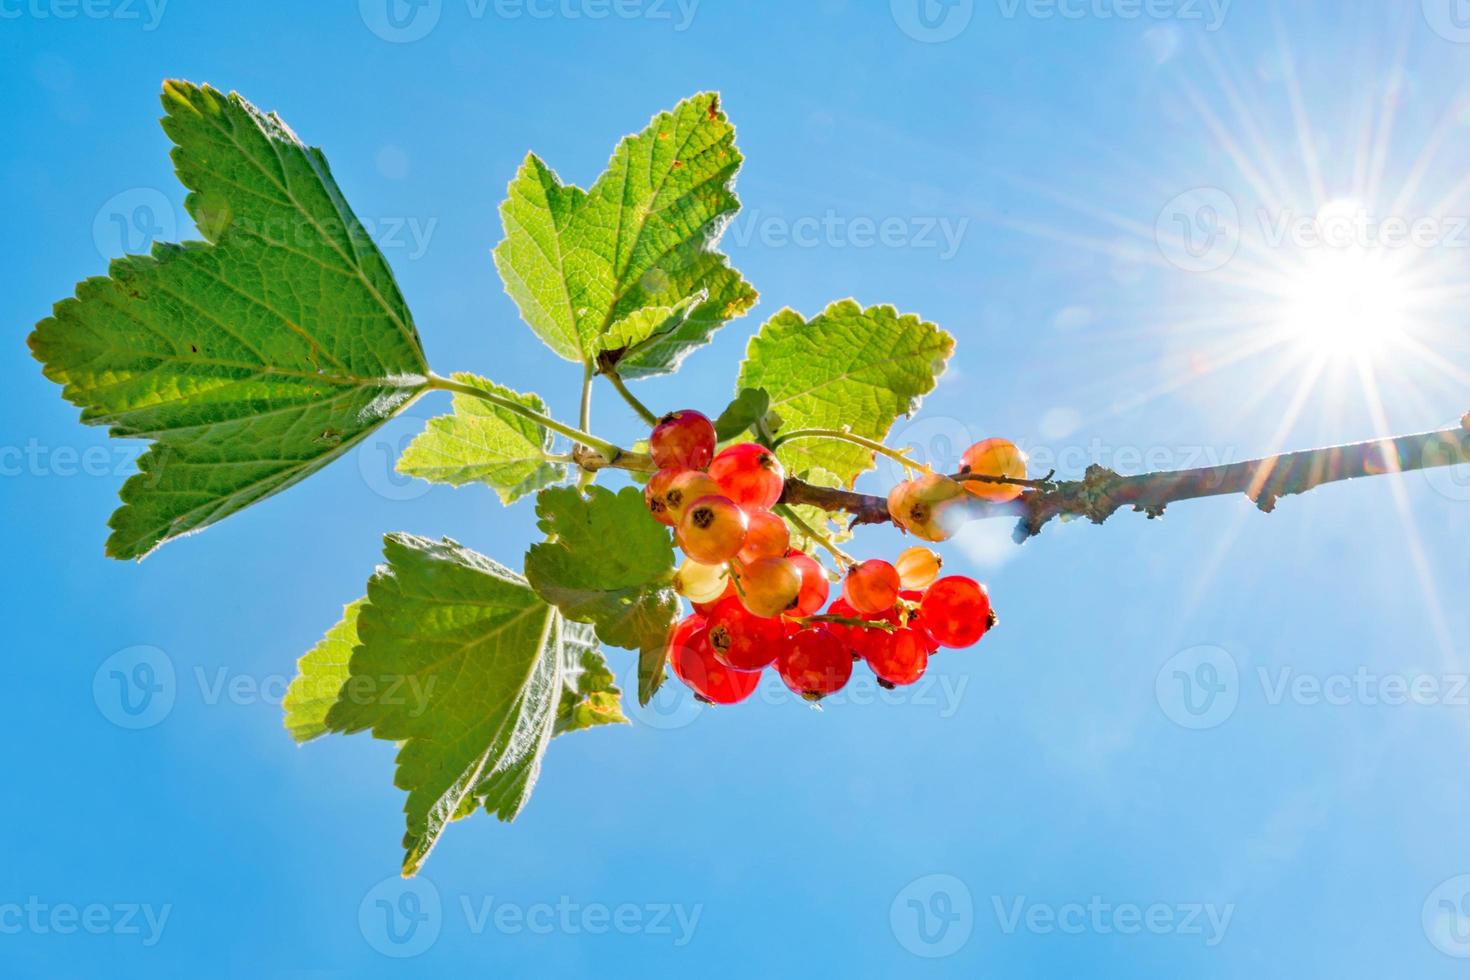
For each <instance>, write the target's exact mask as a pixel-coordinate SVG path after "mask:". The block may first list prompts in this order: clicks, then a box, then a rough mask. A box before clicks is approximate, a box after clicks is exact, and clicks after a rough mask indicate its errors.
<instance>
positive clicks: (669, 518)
mask: <svg viewBox="0 0 1470 980" xmlns="http://www.w3.org/2000/svg"><path fill="white" fill-rule="evenodd" d="M683 472H684V471H683V470H659V471H658V472H657V473H655V474H653V476H652V477H650V478H649V481H648V485H647V486H645V487H644V488H643V504H644V506H646V507H647V508H648V512H649V513H650V514H652V515H653V519H654V520H656V521H658V522H659V523H660V524H667V525H668V526H669V527H674V526H676V525H677V524H678V523H679V521H678V520H677V519H676V518H675V517H674V515H673V514H671V513H669V502H668V493H669V485H670V484H672V483H673V482H674V479H675V478H676V477H678V476H679V475H680V474H681V473H683Z"/></svg>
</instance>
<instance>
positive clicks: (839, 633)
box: [826, 599, 897, 660]
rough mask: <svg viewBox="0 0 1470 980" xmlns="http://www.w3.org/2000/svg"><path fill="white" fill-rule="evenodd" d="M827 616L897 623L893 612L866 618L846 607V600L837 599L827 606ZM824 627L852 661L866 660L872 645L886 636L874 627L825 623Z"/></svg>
mask: <svg viewBox="0 0 1470 980" xmlns="http://www.w3.org/2000/svg"><path fill="white" fill-rule="evenodd" d="M827 615H829V616H840V617H842V618H843V619H860V620H868V621H870V622H888V621H892V622H894V623H896V622H897V614H896V613H895V612H894V611H893V610H889V611H888V613H887V614H885V615H882V616H866V615H864V614H862V613H860V612H858V611H857V610H856V609H854V608H852V606H850V605H848V603H847V600H846V599H838V600H836V601H835V602H833V603H832V605H830V606H828V607H827ZM826 626H827V629H828V630H829V631H831V633H832V635H833V636H835V637H837V639H839V640H841V641H842V645H843V646H844V647H845V648H846V649H847V652H848V653H850V654H852V659H854V660H857V659H859V658H866V657H867V655H868V651H869V649H870V648H871V647H872V646H873V644H875V643H879V642H881V641H882V640H883V638H884V637H886V636H887V635H888V634H887V633H886V632H884V631H883V630H881V629H879V628H878V627H876V626H850V625H847V624H845V623H827V624H826Z"/></svg>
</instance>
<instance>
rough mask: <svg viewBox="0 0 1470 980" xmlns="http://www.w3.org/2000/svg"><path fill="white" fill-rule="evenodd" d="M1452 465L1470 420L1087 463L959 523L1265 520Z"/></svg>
mask: <svg viewBox="0 0 1470 980" xmlns="http://www.w3.org/2000/svg"><path fill="white" fill-rule="evenodd" d="M1459 463H1470V415H1467V416H1466V417H1465V418H1464V420H1463V421H1462V423H1461V425H1460V427H1459V428H1455V429H1443V430H1441V431H1439V432H1426V433H1422V434H1420V435H1413V436H1400V437H1399V438H1396V439H1373V440H1369V441H1367V442H1358V443H1352V444H1350V445H1346V446H1334V447H1331V448H1327V449H1312V450H1307V451H1304V452H1296V453H1285V454H1282V455H1279V456H1268V457H1266V458H1264V459H1253V460H1247V461H1245V462H1241V463H1230V464H1227V465H1223V466H1206V467H1200V468H1198V469H1192V470H1176V471H1172V472H1161V473H1144V474H1141V475H1138V476H1120V475H1118V474H1117V473H1115V472H1113V471H1112V470H1110V469H1108V468H1107V467H1105V466H1099V465H1097V464H1093V465H1092V466H1089V467H1088V468H1087V472H1086V474H1085V475H1084V476H1083V478H1082V479H1081V480H1070V481H1065V482H1060V483H1057V484H1056V485H1055V486H1054V487H1052V488H1050V489H1034V490H1030V491H1028V492H1026V493H1024V494H1022V495H1021V496H1020V497H1018V498H1016V499H1015V500H1013V501H1010V502H1008V503H1003V504H997V503H991V502H988V501H981V500H975V501H972V502H970V503H968V504H966V505H965V507H966V516H967V517H968V518H969V519H972V520H976V519H982V518H988V517H1007V516H1009V517H1019V518H1020V520H1021V523H1020V525H1019V526H1018V527H1017V528H1016V540H1017V541H1024V540H1026V539H1027V538H1029V537H1032V536H1034V535H1037V534H1040V533H1041V529H1042V528H1043V527H1044V526H1045V525H1046V523H1047V522H1048V521H1050V520H1051V519H1052V518H1055V517H1086V518H1087V519H1089V520H1091V521H1092V522H1093V523H1094V524H1101V523H1103V522H1104V521H1106V520H1107V519H1108V518H1109V517H1111V516H1113V514H1114V513H1116V512H1117V511H1118V509H1119V508H1122V507H1128V506H1131V507H1132V508H1133V509H1134V510H1136V511H1142V512H1144V513H1146V514H1148V516H1149V517H1150V518H1153V517H1159V516H1161V515H1162V514H1163V513H1164V508H1165V507H1167V506H1168V505H1169V504H1172V503H1174V502H1176V501H1180V500H1194V499H1197V498H1200V497H1216V496H1220V495H1223V494H1230V493H1243V494H1245V495H1246V496H1247V497H1249V498H1250V499H1251V500H1252V501H1254V502H1255V504H1256V506H1258V507H1260V508H1261V510H1263V511H1265V512H1266V513H1270V512H1271V511H1272V510H1274V509H1275V507H1276V502H1277V500H1279V499H1280V498H1281V497H1287V496H1291V495H1293V494H1299V493H1306V492H1307V491H1308V490H1311V489H1313V488H1315V487H1319V486H1321V485H1322V484H1324V483H1337V482H1339V481H1342V480H1354V479H1357V478H1358V477H1364V476H1381V475H1383V474H1385V473H1397V472H1409V471H1412V470H1422V469H1432V468H1434V467H1439V466H1454V465H1456V464H1459ZM954 478H955V479H960V478H961V477H960V476H958V475H957V476H956V477H954ZM782 500H783V501H784V502H785V503H790V504H809V505H811V506H814V507H821V508H823V509H826V510H841V511H846V512H847V513H848V514H851V515H852V522H853V524H886V523H889V522H890V521H891V520H892V518H891V517H890V516H889V514H888V502H887V501H886V500H885V499H884V498H882V497H875V496H872V495H869V494H863V493H854V492H852V491H850V490H839V489H836V488H832V487H817V486H812V485H811V484H808V483H803V482H802V481H800V480H788V481H786V493H785V495H784V496H783V498H782Z"/></svg>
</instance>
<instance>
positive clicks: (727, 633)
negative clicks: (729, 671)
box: [708, 598, 786, 671]
mask: <svg viewBox="0 0 1470 980" xmlns="http://www.w3.org/2000/svg"><path fill="white" fill-rule="evenodd" d="M708 623H709V645H710V648H711V649H712V650H714V656H715V659H716V660H718V661H719V662H720V663H722V664H724V665H725V666H726V667H730V668H733V669H734V670H746V671H758V670H761V669H763V668H765V667H769V666H770V665H771V664H772V663H774V662H775V660H776V657H777V656H779V655H780V653H781V643H782V641H783V640H784V639H785V638H786V625H785V624H784V623H783V622H782V621H781V620H780V619H766V618H763V617H760V616H756V615H755V614H753V613H752V612H751V611H750V610H748V609H746V608H745V605H744V604H743V603H742V602H741V601H740V600H739V599H738V598H731V599H721V600H720V601H719V603H718V604H717V605H716V606H715V608H714V610H713V611H712V612H711V613H710V614H709V619H708Z"/></svg>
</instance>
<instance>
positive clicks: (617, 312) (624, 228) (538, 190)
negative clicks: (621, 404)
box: [495, 93, 755, 377]
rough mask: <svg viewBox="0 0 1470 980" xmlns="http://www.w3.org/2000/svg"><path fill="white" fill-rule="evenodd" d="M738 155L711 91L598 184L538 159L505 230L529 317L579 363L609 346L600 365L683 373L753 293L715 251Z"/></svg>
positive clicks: (622, 153)
mask: <svg viewBox="0 0 1470 980" xmlns="http://www.w3.org/2000/svg"><path fill="white" fill-rule="evenodd" d="M741 161H742V158H741V156H740V152H739V150H737V149H736V148H735V129H734V127H733V126H731V125H730V123H729V121H728V120H727V119H726V118H725V114H724V113H723V112H722V111H720V107H719V96H718V95H716V94H714V93H705V94H702V95H697V96H694V97H693V98H691V99H686V100H685V101H683V102H681V103H679V105H678V106H677V107H675V108H674V110H673V111H672V112H666V113H662V114H660V115H658V116H655V117H654V119H653V121H652V122H651V123H649V125H648V127H647V128H646V129H645V130H644V131H643V132H642V133H640V134H638V135H636V136H629V137H627V138H626V139H624V140H623V141H622V143H620V144H619V146H618V148H617V150H616V151H615V152H614V154H613V157H612V160H611V162H610V163H609V164H608V169H607V170H606V172H604V173H603V175H602V176H601V177H599V178H598V180H597V182H596V183H595V184H593V185H592V189H591V190H590V191H586V192H584V191H582V190H580V189H578V188H577V187H575V186H571V185H567V184H563V183H562V182H561V180H560V179H559V178H558V177H557V175H556V174H555V173H554V172H553V171H552V170H551V169H550V168H549V167H548V166H547V165H546V164H545V163H543V162H542V161H541V160H540V159H539V158H538V157H536V156H535V155H534V154H530V155H528V156H527V157H526V159H525V162H524V163H522V165H521V168H520V170H519V171H518V172H517V173H516V176H515V179H514V180H512V181H511V183H510V187H509V191H508V196H507V199H506V201H505V203H504V204H503V205H502V206H501V209H500V214H501V221H502V223H503V224H504V226H505V239H504V240H503V241H502V242H501V243H500V245H499V246H497V247H496V249H495V265H496V268H497V269H499V270H500V276H501V279H502V280H503V281H504V282H505V289H506V292H507V293H508V294H509V295H510V297H511V298H512V299H513V300H515V303H516V305H517V307H519V309H520V311H521V316H522V318H523V319H524V320H525V321H526V323H527V324H528V325H529V326H530V327H531V329H532V330H533V331H534V332H535V333H536V335H537V336H538V337H540V338H541V339H542V340H543V341H544V342H545V343H546V345H547V346H548V347H550V348H551V349H552V350H553V351H555V352H556V353H557V354H558V355H560V356H561V357H564V358H566V359H567V360H569V361H577V362H581V363H589V364H590V363H592V362H593V361H594V360H595V359H597V358H598V355H599V353H604V352H606V353H605V356H604V357H603V358H602V363H603V366H604V367H610V366H612V364H615V363H617V364H619V365H620V366H619V371H620V373H622V374H623V375H624V376H626V377H643V376H648V375H652V374H662V373H667V372H669V371H671V370H673V369H674V368H675V367H676V366H677V364H678V361H679V360H680V359H681V358H682V357H683V356H684V355H685V354H687V353H688V352H689V351H690V350H692V349H693V348H695V347H698V346H700V345H702V344H704V343H706V342H707V341H708V340H709V338H710V336H711V335H712V334H713V332H714V331H715V330H716V329H718V327H719V326H720V325H722V324H723V323H724V322H725V321H726V320H728V319H730V318H731V317H734V316H739V315H740V314H742V313H744V312H745V311H746V310H747V309H749V308H750V306H751V305H752V304H753V303H754V302H755V291H754V290H753V289H751V287H750V286H749V285H748V284H746V283H745V282H744V281H743V280H742V279H741V278H740V276H739V275H738V274H737V273H735V272H734V271H733V270H731V269H730V268H729V266H728V264H727V263H726V259H725V257H724V256H723V255H720V254H718V253H716V252H715V251H713V249H714V247H715V245H716V243H717V242H718V240H719V237H720V234H721V233H722V232H723V231H724V228H725V224H726V222H727V221H728V219H729V218H730V216H732V215H733V214H734V213H735V212H736V211H737V210H739V207H740V202H739V200H738V199H737V198H736V197H735V193H734V191H733V189H732V188H733V185H734V181H735V174H736V172H737V171H738V170H739V169H740V164H741ZM690 303H694V304H697V305H695V306H694V308H693V309H692V310H689V309H686V306H687V305H688V304H690ZM614 330H615V336H614V339H613V340H612V341H611V343H613V344H614V345H615V346H614V347H613V348H611V349H609V348H607V346H606V344H607V341H606V335H607V334H608V333H609V331H614ZM645 344H646V346H645ZM624 359H626V360H627V362H628V363H627V364H626V366H623V365H622V364H621V362H622V361H623V360H624Z"/></svg>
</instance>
